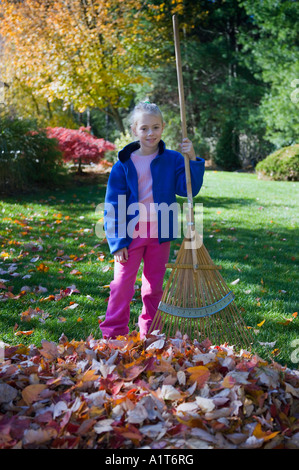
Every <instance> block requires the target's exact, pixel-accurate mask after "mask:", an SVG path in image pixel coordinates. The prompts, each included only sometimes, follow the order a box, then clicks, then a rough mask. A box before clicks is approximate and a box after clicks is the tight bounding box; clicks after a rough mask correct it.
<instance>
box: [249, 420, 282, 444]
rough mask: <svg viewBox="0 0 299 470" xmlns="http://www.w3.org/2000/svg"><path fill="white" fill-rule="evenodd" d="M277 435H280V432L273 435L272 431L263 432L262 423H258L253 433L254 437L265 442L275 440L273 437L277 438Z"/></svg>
mask: <svg viewBox="0 0 299 470" xmlns="http://www.w3.org/2000/svg"><path fill="white" fill-rule="evenodd" d="M277 434H279V431H276V432H272V433H271V432H270V431H263V430H262V425H261V423H257V425H256V427H255V428H254V431H253V435H254V437H256V438H257V439H264V441H269V440H270V439H273V437H275V436H277Z"/></svg>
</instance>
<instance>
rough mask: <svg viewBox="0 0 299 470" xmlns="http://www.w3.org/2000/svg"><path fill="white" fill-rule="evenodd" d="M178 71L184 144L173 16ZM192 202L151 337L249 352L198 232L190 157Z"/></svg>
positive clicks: (239, 319) (235, 313) (180, 83)
mask: <svg viewBox="0 0 299 470" xmlns="http://www.w3.org/2000/svg"><path fill="white" fill-rule="evenodd" d="M173 29H174V43H175V55H176V68H177V78H178V90H179V101H180V113H181V124H182V134H183V138H185V137H187V126H186V113H185V101H184V92H183V78H182V66H181V53H180V43H179V32H178V21H177V18H176V15H174V16H173ZM184 159H185V173H186V184H187V197H188V214H187V230H188V231H187V234H186V236H185V238H184V240H183V243H182V245H181V247H180V250H179V252H178V254H177V258H176V261H175V263H169V264H167V265H166V267H167V268H171V270H172V271H171V273H170V276H169V279H168V282H167V284H166V287H165V289H164V292H163V296H162V299H161V302H160V304H159V307H158V310H157V312H156V315H155V317H154V319H153V322H152V325H151V328H150V333H151V332H153V331H156V330H159V331H160V332H165V334H166V336H168V337H173V336H175V335H176V333H177V332H178V331H179V332H181V333H182V334H187V335H188V336H189V337H190V338H192V339H197V340H199V341H203V340H204V339H206V338H208V339H209V340H210V341H211V342H212V343H213V344H224V343H228V344H231V345H234V346H235V347H243V348H245V347H246V348H249V347H250V345H251V343H252V342H253V341H252V337H251V334H250V332H249V330H248V328H247V327H246V324H245V323H244V320H243V318H242V316H241V315H240V313H239V311H238V308H237V306H236V304H235V302H234V294H233V292H232V291H231V290H230V289H229V288H228V286H227V285H226V283H225V281H224V279H223V277H222V276H221V274H220V272H219V271H220V270H221V266H217V265H215V264H214V263H213V261H212V259H211V257H210V255H209V253H208V251H207V249H206V248H205V246H204V244H203V243H202V239H201V237H200V235H199V234H198V232H196V230H195V222H194V208H193V197H192V187H191V176H190V163H189V158H188V156H186V155H184Z"/></svg>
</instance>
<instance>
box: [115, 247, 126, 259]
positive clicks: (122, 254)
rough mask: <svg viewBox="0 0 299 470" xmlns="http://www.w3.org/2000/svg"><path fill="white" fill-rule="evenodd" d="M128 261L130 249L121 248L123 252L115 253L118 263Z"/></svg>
mask: <svg viewBox="0 0 299 470" xmlns="http://www.w3.org/2000/svg"><path fill="white" fill-rule="evenodd" d="M128 259H129V255H128V249H127V248H126V247H124V248H121V250H118V251H116V252H115V253H114V261H117V262H118V263H126V261H128Z"/></svg>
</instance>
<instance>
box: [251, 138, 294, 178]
mask: <svg viewBox="0 0 299 470" xmlns="http://www.w3.org/2000/svg"><path fill="white" fill-rule="evenodd" d="M256 171H257V174H258V177H259V178H261V179H271V180H274V181H279V180H285V181H299V144H295V145H290V146H288V147H283V148H281V149H279V150H276V151H275V152H273V153H271V154H270V155H268V157H266V158H265V160H262V161H261V162H259V163H258V164H257V166H256Z"/></svg>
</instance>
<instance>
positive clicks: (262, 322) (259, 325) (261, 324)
mask: <svg viewBox="0 0 299 470" xmlns="http://www.w3.org/2000/svg"><path fill="white" fill-rule="evenodd" d="M265 321H266V320H263V321H261V323H258V324H257V326H258V327H259V328H260V327H261V326H263V324H264V323H265Z"/></svg>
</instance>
